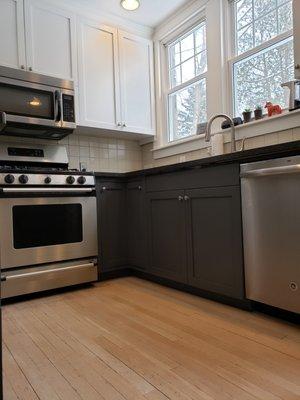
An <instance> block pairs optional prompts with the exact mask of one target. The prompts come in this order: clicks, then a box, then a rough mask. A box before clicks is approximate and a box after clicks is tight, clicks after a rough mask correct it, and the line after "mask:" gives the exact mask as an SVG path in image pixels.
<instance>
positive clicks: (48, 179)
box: [44, 176, 52, 184]
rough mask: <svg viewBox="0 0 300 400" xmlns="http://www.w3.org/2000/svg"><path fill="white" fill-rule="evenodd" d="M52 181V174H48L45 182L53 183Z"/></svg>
mask: <svg viewBox="0 0 300 400" xmlns="http://www.w3.org/2000/svg"><path fill="white" fill-rule="evenodd" d="M51 181H52V179H51V177H50V176H46V178H45V179H44V182H45V183H47V184H49V183H51Z"/></svg>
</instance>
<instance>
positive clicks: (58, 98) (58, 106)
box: [55, 90, 62, 122]
mask: <svg viewBox="0 0 300 400" xmlns="http://www.w3.org/2000/svg"><path fill="white" fill-rule="evenodd" d="M61 119H62V110H61V92H60V91H59V90H56V91H55V122H59V121H61Z"/></svg>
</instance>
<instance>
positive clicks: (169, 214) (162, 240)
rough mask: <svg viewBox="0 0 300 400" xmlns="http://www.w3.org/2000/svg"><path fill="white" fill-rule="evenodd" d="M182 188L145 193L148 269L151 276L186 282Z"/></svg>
mask: <svg viewBox="0 0 300 400" xmlns="http://www.w3.org/2000/svg"><path fill="white" fill-rule="evenodd" d="M182 198H183V192H182V191H177V190H176V191H166V192H156V193H151V194H148V195H147V213H148V229H149V255H150V266H149V270H150V272H151V273H153V274H154V275H157V276H160V277H163V278H167V279H171V280H174V281H177V282H186V276H187V268H186V266H187V265H186V229H185V204H184V201H183V200H181V199H182Z"/></svg>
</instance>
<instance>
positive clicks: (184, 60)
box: [167, 22, 207, 141]
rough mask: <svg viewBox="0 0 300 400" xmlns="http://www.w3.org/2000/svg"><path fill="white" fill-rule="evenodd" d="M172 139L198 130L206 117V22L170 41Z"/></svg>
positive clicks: (170, 130) (170, 116) (169, 91)
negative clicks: (198, 125) (198, 126)
mask: <svg viewBox="0 0 300 400" xmlns="http://www.w3.org/2000/svg"><path fill="white" fill-rule="evenodd" d="M167 49H168V73H169V87H168V94H167V95H168V112H169V141H174V140H178V139H182V138H184V137H187V136H191V135H194V134H196V128H197V124H198V123H200V122H205V121H206V119H207V117H206V73H207V54H206V24H205V22H202V23H201V24H200V25H198V26H197V27H196V28H194V29H193V30H191V31H189V32H188V33H186V34H185V35H184V36H181V37H180V38H178V39H177V40H176V41H173V42H172V43H171V44H169V45H168V47H167Z"/></svg>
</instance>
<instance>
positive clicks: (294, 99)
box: [281, 79, 300, 111]
mask: <svg viewBox="0 0 300 400" xmlns="http://www.w3.org/2000/svg"><path fill="white" fill-rule="evenodd" d="M281 87H288V88H289V90H290V100H289V110H290V111H292V110H295V109H296V108H300V79H294V80H292V81H289V82H285V83H282V84H281Z"/></svg>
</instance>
